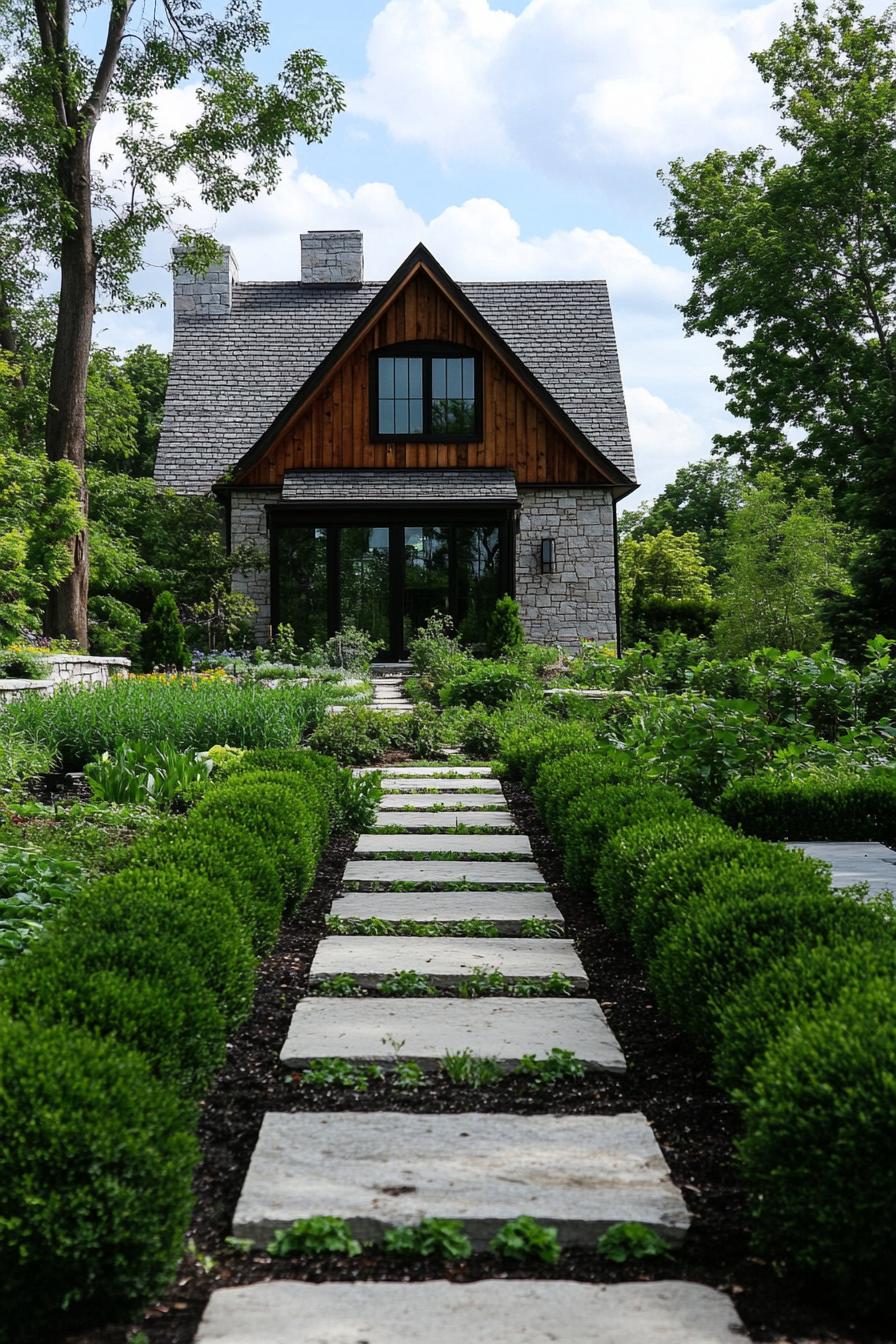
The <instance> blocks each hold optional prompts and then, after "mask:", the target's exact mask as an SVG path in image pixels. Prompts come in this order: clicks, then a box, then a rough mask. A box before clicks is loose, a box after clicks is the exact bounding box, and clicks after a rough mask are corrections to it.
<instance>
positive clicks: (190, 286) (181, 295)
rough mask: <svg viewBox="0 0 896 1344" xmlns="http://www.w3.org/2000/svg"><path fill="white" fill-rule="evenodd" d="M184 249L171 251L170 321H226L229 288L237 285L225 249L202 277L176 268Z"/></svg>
mask: <svg viewBox="0 0 896 1344" xmlns="http://www.w3.org/2000/svg"><path fill="white" fill-rule="evenodd" d="M185 251H186V248H183V247H174V248H172V250H171V255H172V257H173V258H174V320H175V322H177V321H178V319H179V318H181V317H227V315H228V313H229V312H230V304H231V300H232V297H233V286H234V285H235V284H237V283H238V282H239V278H240V268H239V266H238V265H237V263H236V257H235V256H234V255H233V252H232V251H231V249H230V248H229V247H225V246H222V247H221V259H220V261H217V262H215V264H214V265H213V266H210V267H209V268H208V270H207V271H206V272H205V273H204V274H203V275H193V273H192V271H188V270H187V269H186V267H185V266H182V265H181V264H180V258H181V257H182V256H183V254H184V252H185Z"/></svg>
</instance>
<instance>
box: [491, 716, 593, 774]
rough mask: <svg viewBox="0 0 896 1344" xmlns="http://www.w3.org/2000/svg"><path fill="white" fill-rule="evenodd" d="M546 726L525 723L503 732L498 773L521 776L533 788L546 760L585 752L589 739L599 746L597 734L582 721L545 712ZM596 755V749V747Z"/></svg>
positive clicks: (544, 722)
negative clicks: (561, 719) (565, 719)
mask: <svg viewBox="0 0 896 1344" xmlns="http://www.w3.org/2000/svg"><path fill="white" fill-rule="evenodd" d="M542 722H543V726H542V727H540V728H539V727H537V726H536V725H534V724H532V723H525V724H522V725H520V726H518V727H513V728H510V729H508V731H507V732H506V733H504V734H502V736H501V746H500V752H501V760H500V762H499V764H498V774H500V775H503V776H504V777H506V778H507V779H515V780H520V781H521V782H522V783H523V784H525V785H526V786H527V788H530V789H531V788H532V786H533V784H534V783H535V779H536V777H537V775H538V773H539V770H540V769H541V767H542V765H544V763H545V762H546V761H551V760H556V759H558V758H559V757H561V756H569V755H571V754H573V753H581V752H583V751H584V750H585V749H587V747H588V745H589V743H591V744H593V745H594V747H595V749H596V739H595V737H594V734H593V733H592V732H591V731H590V730H589V729H588V728H586V727H585V726H584V725H583V724H581V723H565V722H564V723H558V722H557V721H556V720H553V721H551V720H549V719H548V717H547V715H544V716H543V721H542ZM591 754H592V755H593V754H594V752H593V751H592V753H591Z"/></svg>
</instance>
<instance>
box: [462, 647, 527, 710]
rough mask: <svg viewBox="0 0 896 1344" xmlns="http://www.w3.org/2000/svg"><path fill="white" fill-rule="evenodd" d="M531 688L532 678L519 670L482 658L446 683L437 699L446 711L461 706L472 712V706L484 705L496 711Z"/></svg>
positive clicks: (506, 664)
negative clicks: (439, 699) (439, 697)
mask: <svg viewBox="0 0 896 1344" xmlns="http://www.w3.org/2000/svg"><path fill="white" fill-rule="evenodd" d="M533 688H534V681H533V679H532V678H531V677H530V676H529V675H528V673H526V672H524V671H522V669H521V668H518V667H513V666H511V665H510V664H509V663H498V662H490V661H488V660H487V659H482V660H480V661H479V662H476V663H474V664H473V665H472V667H471V668H470V669H469V671H467V672H463V673H461V675H460V676H457V677H454V678H453V679H452V680H451V681H449V682H447V684H446V685H445V686H443V687H442V690H441V692H440V696H441V700H442V704H443V705H445V706H446V707H447V708H451V707H452V706H454V705H461V706H463V707H464V708H466V709H472V708H473V706H474V705H484V706H485V707H486V708H487V709H497V708H498V707H499V706H501V705H506V704H507V703H508V702H509V701H510V700H512V699H513V697H514V696H515V695H518V694H519V693H520V692H521V691H524V690H527V689H528V690H531V689H533Z"/></svg>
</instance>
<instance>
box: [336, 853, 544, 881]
mask: <svg viewBox="0 0 896 1344" xmlns="http://www.w3.org/2000/svg"><path fill="white" fill-rule="evenodd" d="M343 877H344V880H345V881H346V882H438V883H439V884H440V885H441V886H443V887H456V886H457V884H458V882H481V883H483V884H487V885H488V886H503V885H505V884H506V883H508V882H510V883H513V884H514V885H516V884H518V883H519V884H521V885H523V886H527V887H543V886H544V877H543V875H542V873H541V869H540V868H539V867H538V864H537V863H524V862H522V861H520V862H519V863H515V862H514V861H513V860H512V859H508V860H506V861H502V860H501V859H492V860H488V859H480V860H479V861H478V862H477V860H476V859H349V861H348V863H347V864H346V865H345V873H344V874H343Z"/></svg>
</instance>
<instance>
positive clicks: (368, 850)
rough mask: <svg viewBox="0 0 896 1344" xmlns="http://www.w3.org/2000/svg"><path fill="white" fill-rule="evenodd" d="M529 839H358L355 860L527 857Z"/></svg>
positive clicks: (410, 836) (503, 836)
mask: <svg viewBox="0 0 896 1344" xmlns="http://www.w3.org/2000/svg"><path fill="white" fill-rule="evenodd" d="M531 853H532V846H531V844H530V843H529V837H528V836H527V835H464V834H463V833H462V832H460V833H455V834H449V835H369V834H368V835H359V836H358V842H357V844H356V845H355V856H357V857H360V856H361V855H363V854H525V855H526V856H527V857H528V856H529V855H530V854H531Z"/></svg>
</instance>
